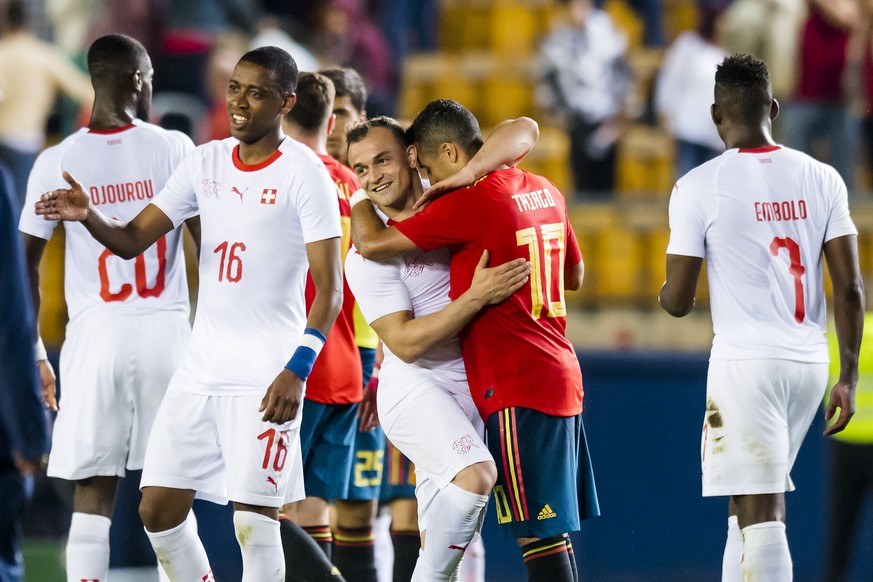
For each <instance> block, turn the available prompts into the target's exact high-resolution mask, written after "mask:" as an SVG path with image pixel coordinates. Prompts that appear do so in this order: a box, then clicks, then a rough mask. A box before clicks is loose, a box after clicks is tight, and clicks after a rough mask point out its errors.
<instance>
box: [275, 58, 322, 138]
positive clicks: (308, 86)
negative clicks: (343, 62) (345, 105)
mask: <svg viewBox="0 0 873 582" xmlns="http://www.w3.org/2000/svg"><path fill="white" fill-rule="evenodd" d="M333 96H334V89H333V83H332V82H331V80H330V79H328V78H327V77H325V76H324V75H320V74H318V73H300V78H299V79H298V80H297V103H295V104H294V107H293V108H292V109H291V111H289V112H288V113H287V114H286V115H285V119H286V120H287V121H288V122H289V123H293V124H294V125H295V126H297V127H298V128H300V130H301V131H302V132H303V133H306V134H309V135H312V134H315V133H316V132H318V131H319V130H321V128H322V127H323V126H324V124H325V123H326V122H327V120H328V118H329V117H330V116H331V114H332V112H333Z"/></svg>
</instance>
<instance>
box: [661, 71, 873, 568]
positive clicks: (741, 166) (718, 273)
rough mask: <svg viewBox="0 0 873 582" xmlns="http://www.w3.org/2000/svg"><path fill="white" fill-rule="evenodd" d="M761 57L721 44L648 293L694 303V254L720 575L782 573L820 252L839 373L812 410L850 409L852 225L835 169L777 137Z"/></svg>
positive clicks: (678, 309) (819, 333)
mask: <svg viewBox="0 0 873 582" xmlns="http://www.w3.org/2000/svg"><path fill="white" fill-rule="evenodd" d="M778 109H779V108H778V104H777V103H776V101H775V100H774V99H773V91H772V88H771V86H770V80H769V75H768V73H767V67H766V65H765V64H764V63H763V62H762V61H760V60H758V59H756V58H754V57H750V56H747V55H735V56H731V57H727V58H726V59H725V60H724V61H723V63H722V64H721V65H719V66H718V67H717V71H716V73H715V103H714V105H712V119H713V121H714V122H715V126H716V128H717V129H718V133H719V135H720V136H721V138H722V140H723V141H724V143H725V147H726V148H727V151H725V153H724V154H722V155H721V156H719V157H718V158H716V159H714V160H712V161H710V162H707V163H705V164H703V165H702V166H699V167H698V168H696V169H694V170H692V171H691V172H689V173H688V174H686V175H685V176H684V177H682V178H681V179H679V181H678V182H677V183H676V186H675V187H674V188H673V194H672V196H671V198H670V243H669V245H668V247H667V281H666V283H665V284H664V286H663V288H662V289H661V292H660V296H659V299H660V301H661V306H662V307H663V308H664V309H665V310H666V311H667V312H668V313H670V314H671V315H673V316H676V317H682V316H684V315H686V314H687V313H688V312H690V311H691V309H692V308H693V306H694V293H695V288H696V285H697V279H698V275H699V273H700V267H701V264H702V263H703V260H704V259H706V262H707V276H708V279H709V293H710V300H711V306H712V322H713V328H714V332H715V338H714V340H713V345H712V354H711V356H710V364H709V374H708V380H707V387H706V414H705V416H704V424H703V435H702V447H701V450H702V454H701V456H702V465H703V495H704V496H728V497H729V502H728V512H729V519H728V538H727V543H726V547H725V553H724V562H723V566H722V580H724V581H740V580H747V581H752V582H760V581H771V580H778V581H784V580H791V578H792V573H791V555H790V553H789V551H788V542H787V538H786V531H785V492H786V491H791V490H793V489H794V484H793V483H792V481H791V477H790V476H789V473H790V471H791V466H792V465H793V463H794V460H795V458H796V456H797V452H798V449H799V448H800V444H801V442H802V441H803V438H804V436H805V435H806V432H807V430H808V429H809V426H810V423H811V422H812V419H813V417H814V415H815V413H816V409H817V407H818V405H819V403H820V402H821V400H822V396H823V395H824V392H825V389H826V388H827V378H828V346H827V341H826V339H825V319H826V314H825V291H824V276H823V273H824V267H823V264H822V256H824V259H826V260H827V264H828V272H829V273H830V278H831V283H832V284H833V296H834V317H835V322H836V328H837V336H838V338H839V351H840V377H839V380H838V381H837V383H836V384H835V385H834V386H833V388H832V389H831V393H830V405H829V407H828V409H827V412H826V414H825V416H826V418H828V419H830V418H832V417H833V416H834V415H835V414H836V411H837V409H838V408H839V410H840V413H839V417H838V419H837V421H836V422H835V423H834V424H833V425H832V426H831V427H829V428H828V429H827V430H826V431H825V434H832V433H835V432H838V431H840V430H842V429H843V428H844V427H845V426H846V424H847V423H848V422H849V419H850V418H851V416H852V414H853V413H854V399H855V383H856V381H857V378H858V350H859V348H860V343H861V334H862V329H863V322H864V291H863V287H862V281H861V275H860V269H859V266H858V253H857V231H856V230H855V226H854V225H853V224H852V220H851V218H850V216H849V206H848V201H847V194H846V186H845V184H844V183H843V180H842V179H841V178H840V176H839V174H837V172H836V171H835V170H834V169H833V168H831V167H830V166H826V165H824V164H822V163H819V162H817V161H815V160H813V159H812V158H810V157H809V156H807V155H806V154H803V153H801V152H799V151H795V150H791V149H788V148H785V147H782V146H779V145H777V144H776V143H775V142H774V141H773V139H772V137H771V134H770V127H771V122H772V120H773V119H775V118H776V115H777V113H778Z"/></svg>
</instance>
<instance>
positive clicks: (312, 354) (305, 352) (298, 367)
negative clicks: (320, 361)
mask: <svg viewBox="0 0 873 582" xmlns="http://www.w3.org/2000/svg"><path fill="white" fill-rule="evenodd" d="M325 341H327V338H325V337H324V335H323V334H322V333H321V332H320V331H318V330H317V329H314V328H311V327H307V328H306V329H305V330H303V337H302V338H301V339H300V345H299V346H297V349H296V350H294V355H293V356H291V359H290V360H288V363H287V364H285V369H286V370H288V371H290V372H293V373H294V375H296V376H297V377H298V378H300V379H301V380H306V379H307V378H308V377H309V374H310V373H311V372H312V366H314V365H315V359H316V358H317V357H318V354H319V353H321V348H323V347H324V342H325Z"/></svg>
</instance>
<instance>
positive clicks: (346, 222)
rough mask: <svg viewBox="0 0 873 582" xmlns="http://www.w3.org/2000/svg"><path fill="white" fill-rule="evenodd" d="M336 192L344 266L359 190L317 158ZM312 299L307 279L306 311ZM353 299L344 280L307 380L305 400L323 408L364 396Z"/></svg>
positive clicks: (343, 172)
mask: <svg viewBox="0 0 873 582" xmlns="http://www.w3.org/2000/svg"><path fill="white" fill-rule="evenodd" d="M318 157H319V158H321V161H322V162H324V165H325V166H326V167H327V171H328V173H329V174H330V177H331V178H333V181H334V183H335V184H336V189H337V200H338V201H339V208H340V222H341V223H342V229H343V234H342V239H341V241H340V249H341V253H342V261H343V263H345V260H346V253H348V251H349V247H351V244H352V242H351V241H352V238H351V212H352V209H351V206H349V198H350V197H351V195H352V193H353V192H354V191H355V190H357V189H358V188H360V187H361V185H360V183H359V182H358V177H357V176H355V173H354V172H352V171H351V170H350V169H349V168H347V167H346V166H344V165H342V164H341V163H339V162H338V161H337V160H335V159H334V158H332V157H330V156H328V155H321V154H319V156H318ZM314 299H315V286H314V285H313V284H312V277H310V276H309V275H307V277H306V310H307V313H308V312H309V308H310V307H311V306H312V301H313V300H314ZM354 309H355V298H354V296H352V292H351V290H350V289H349V286H348V284H347V283H346V281H345V277H343V307H342V309H341V310H340V313H339V315H338V316H337V318H336V321H335V322H334V324H333V327H332V328H331V330H330V333H329V334H328V336H327V342H326V343H325V344H324V348H323V349H322V350H321V354H319V356H318V359H317V360H315V366H313V368H312V373H311V374H310V375H309V379H307V380H306V398H308V399H310V400H313V401H315V402H321V403H322V404H348V403H350V402H360V401H361V399H362V398H363V397H364V394H363V382H362V381H363V375H362V373H361V356H360V354H359V353H358V346H357V344H355V322H354Z"/></svg>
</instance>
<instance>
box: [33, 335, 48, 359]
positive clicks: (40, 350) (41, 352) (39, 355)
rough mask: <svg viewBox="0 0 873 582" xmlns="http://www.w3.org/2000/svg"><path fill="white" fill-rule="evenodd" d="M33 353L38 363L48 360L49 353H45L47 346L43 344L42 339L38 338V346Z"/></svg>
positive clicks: (34, 347) (35, 346)
mask: <svg viewBox="0 0 873 582" xmlns="http://www.w3.org/2000/svg"><path fill="white" fill-rule="evenodd" d="M33 351H34V355H35V356H36V361H37V362H39V361H40V360H47V359H48V352H46V351H45V344H44V343H42V338H41V337H38V338H36V345H34V346H33Z"/></svg>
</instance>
